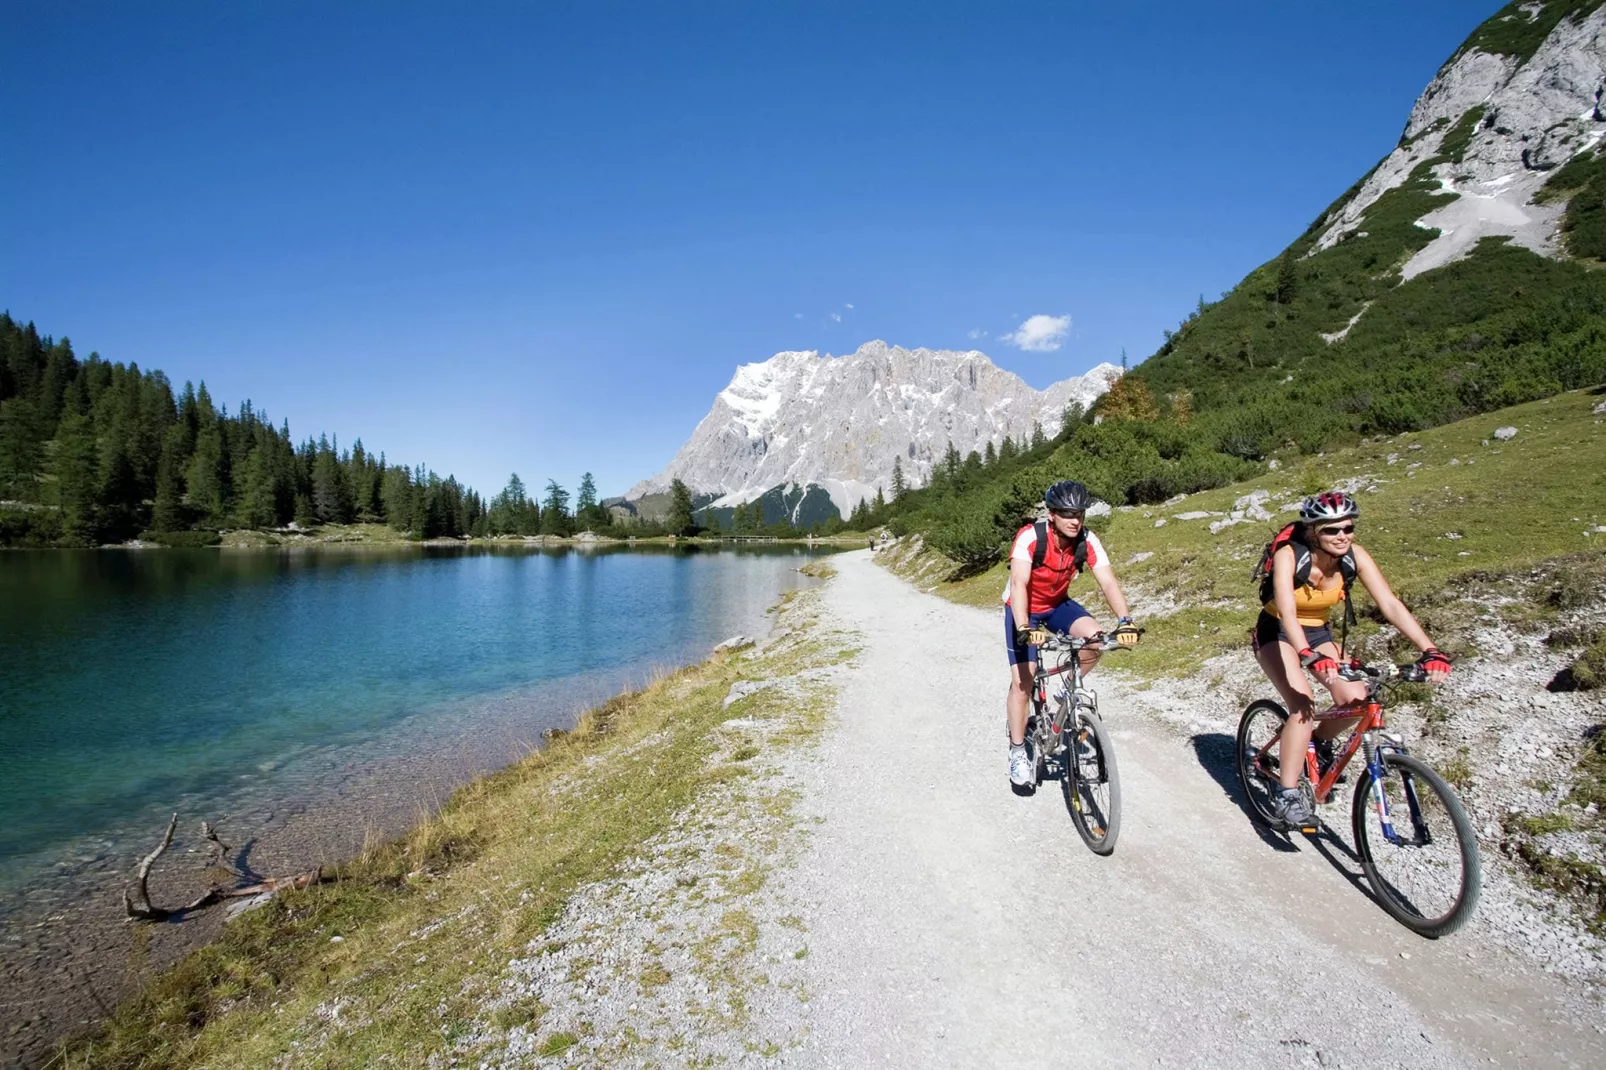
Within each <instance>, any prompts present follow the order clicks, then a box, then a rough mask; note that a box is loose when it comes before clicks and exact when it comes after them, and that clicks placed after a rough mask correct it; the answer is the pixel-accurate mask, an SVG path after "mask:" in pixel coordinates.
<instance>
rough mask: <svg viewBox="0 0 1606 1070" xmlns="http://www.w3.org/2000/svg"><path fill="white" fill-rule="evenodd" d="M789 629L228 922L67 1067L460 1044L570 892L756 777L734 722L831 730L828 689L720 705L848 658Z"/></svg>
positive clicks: (302, 1057)
mask: <svg viewBox="0 0 1606 1070" xmlns="http://www.w3.org/2000/svg"><path fill="white" fill-rule="evenodd" d="M810 568H811V570H812V571H813V574H816V575H828V574H829V573H830V571H831V570H830V568H829V566H828V565H824V564H823V563H818V562H817V563H815V564H814V565H812V566H810ZM787 623H788V626H789V627H790V628H791V635H790V637H789V638H787V639H786V640H785V641H783V642H781V643H779V644H777V645H776V646H775V647H773V648H771V649H770V650H769V651H767V652H766V653H764V654H755V653H753V652H751V651H749V652H744V653H738V654H733V655H725V656H716V657H714V658H712V659H710V660H709V661H707V662H705V663H703V664H701V665H697V666H693V667H691V668H688V669H684V670H681V671H679V672H676V673H674V674H672V675H670V676H668V677H666V678H664V679H662V680H660V681H658V682H657V683H654V684H653V685H651V686H650V687H648V688H646V689H644V690H643V691H641V692H637V693H635V694H630V695H625V696H621V697H620V698H617V699H614V700H613V701H611V702H609V703H607V704H606V705H604V706H603V707H601V708H599V709H597V710H595V711H593V712H591V713H589V714H587V715H586V716H585V717H584V718H582V720H581V721H580V722H579V724H578V725H577V727H576V728H575V730H574V731H573V732H571V733H567V734H560V735H558V736H556V737H555V738H554V739H553V740H552V741H551V743H550V745H549V746H548V747H547V748H546V749H545V750H543V751H541V752H539V753H536V754H532V755H531V756H530V757H528V758H527V759H525V760H524V761H522V762H520V763H518V764H516V765H514V766H512V767H510V768H508V769H506V770H504V771H502V772H501V773H497V774H495V775H492V776H489V777H486V778H483V779H481V780H479V781H476V782H474V783H472V784H470V785H468V786H467V787H465V788H463V789H461V790H460V791H458V792H457V793H456V794H455V795H454V796H453V798H452V799H451V801H450V802H449V803H448V804H447V806H446V807H445V808H444V809H443V810H442V811H441V812H440V813H439V814H438V815H437V816H435V817H433V818H431V819H429V820H427V821H425V822H423V823H422V824H421V825H420V826H419V827H418V828H417V829H416V830H415V831H414V833H413V834H412V835H410V836H408V837H407V838H405V839H403V840H401V841H398V842H394V843H390V844H385V845H382V846H377V847H376V848H374V849H373V850H371V851H369V852H367V853H366V854H365V855H364V856H363V857H361V858H359V859H357V860H355V861H353V862H352V863H350V864H349V865H347V866H345V867H344V868H343V869H342V871H341V872H340V874H339V877H340V879H339V880H338V881H337V882H335V883H330V884H325V885H323V886H321V887H316V888H313V889H310V890H308V891H306V892H304V893H297V894H291V895H286V896H282V897H280V898H279V899H277V900H275V901H274V902H273V903H271V904H270V905H268V906H267V907H265V908H263V909H261V910H258V911H256V912H254V913H251V914H247V915H245V916H243V917H241V918H240V919H238V920H236V921H234V922H232V923H230V924H229V925H228V927H227V928H226V929H225V931H224V934H223V936H222V937H220V938H219V939H218V940H217V941H216V942H215V943H213V944H211V945H209V946H207V947H204V948H202V949H200V950H199V951H197V952H195V953H194V954H192V955H190V956H189V957H188V958H186V959H185V960H183V961H182V962H180V963H179V964H178V965H177V966H175V967H174V968H173V969H171V970H169V971H167V972H165V973H164V974H162V975H160V976H158V977H156V978H155V979H153V981H152V982H151V983H150V984H149V986H148V988H147V990H146V991H145V993H144V994H143V995H141V996H140V997H138V998H136V999H133V1000H131V1001H129V1002H128V1003H127V1004H125V1005H124V1006H122V1007H120V1008H119V1009H118V1010H117V1012H116V1014H115V1016H114V1017H113V1018H112V1020H111V1021H110V1023H109V1024H108V1025H107V1026H106V1027H105V1029H104V1030H103V1031H102V1033H101V1034H99V1035H98V1036H96V1037H94V1038H92V1039H89V1040H86V1041H83V1042H80V1043H78V1044H76V1045H72V1046H70V1047H69V1048H67V1049H65V1050H64V1052H63V1054H62V1058H61V1060H60V1063H59V1065H63V1066H69V1067H89V1066H95V1067H147V1066H163V1067H169V1066H198V1065H204V1066H208V1067H224V1066H239V1067H260V1066H270V1065H278V1064H279V1061H280V1060H284V1059H289V1060H292V1061H293V1062H294V1063H295V1065H298V1066H330V1067H334V1066H342V1067H344V1066H366V1065H374V1064H376V1063H381V1062H387V1061H388V1062H391V1063H393V1064H399V1065H406V1066H418V1065H423V1064H424V1063H425V1062H426V1061H427V1060H428V1059H429V1058H430V1056H432V1055H435V1054H439V1053H443V1052H448V1051H450V1050H451V1047H452V1044H453V1042H454V1040H455V1039H456V1038H457V1037H458V1036H459V1034H461V1033H463V1032H464V1031H465V1030H466V1029H467V1028H468V1027H469V1024H470V1023H472V1021H473V1019H474V1014H475V1012H476V1010H477V1008H478V1005H479V1002H480V998H479V997H481V996H483V995H484V994H485V992H487V991H489V990H490V989H492V988H494V985H495V983H496V980H497V978H498V977H499V975H500V969H501V968H502V967H503V966H505V964H506V963H507V962H508V960H509V959H510V958H512V957H513V956H514V955H515V954H517V953H520V952H524V951H525V949H526V948H527V947H528V945H529V944H530V942H531V941H532V940H533V939H535V938H537V937H539V936H540V934H541V933H542V932H543V931H544V930H545V929H546V928H547V926H549V925H550V924H551V923H552V922H553V921H554V920H555V919H556V918H558V917H559V916H560V914H561V912H562V909H563V907H564V904H565V902H566V901H567V900H568V898H569V897H570V895H571V894H572V893H573V892H574V891H575V890H577V889H578V888H580V887H582V886H584V885H585V884H588V883H590V882H592V881H595V880H599V879H601V878H603V877H604V876H606V875H608V874H609V873H611V872H614V871H615V870H616V868H617V867H618V866H619V865H621V864H622V863H623V862H625V861H626V860H627V859H628V858H630V857H631V856H632V854H633V853H634V852H636V851H638V850H639V849H640V848H641V847H642V845H643V844H645V843H646V842H647V841H648V840H649V839H651V838H652V837H653V836H655V835H657V834H659V833H661V832H663V831H664V830H665V829H667V828H669V827H670V824H671V823H672V821H673V820H674V818H675V816H676V815H677V814H679V813H681V812H683V811H684V810H685V809H686V808H687V807H689V806H692V805H694V803H695V802H696V800H697V799H698V798H699V793H700V792H701V791H702V790H703V789H704V788H705V787H707V786H709V785H712V784H716V783H721V782H728V781H729V780H730V779H731V778H740V777H744V776H746V775H747V772H748V767H746V766H745V765H744V764H743V763H744V762H747V761H748V760H749V759H751V758H752V757H753V756H754V754H755V753H756V752H757V749H756V748H752V747H747V748H744V749H742V750H741V751H738V752H735V753H727V752H726V748H727V747H728V740H725V739H723V738H722V737H721V736H720V735H719V733H718V732H717V731H716V730H717V728H718V726H719V725H720V724H721V723H723V722H724V721H725V720H726V719H728V718H730V717H734V716H738V715H740V716H745V717H756V718H767V717H769V718H773V717H781V716H786V717H789V718H792V720H791V721H789V722H788V724H789V726H790V727H789V728H787V729H785V730H782V731H778V732H777V733H776V734H774V735H771V736H770V737H769V739H770V741H771V745H775V744H777V743H780V744H784V743H786V742H788V741H789V740H796V739H798V738H805V737H806V736H807V735H808V734H809V732H811V731H812V730H813V727H812V726H816V725H817V724H818V723H819V721H820V718H821V717H822V716H823V709H824V706H823V705H822V703H823V702H824V698H823V696H821V695H817V696H816V700H815V701H814V703H813V705H814V706H816V707H818V708H812V707H811V708H810V709H802V708H801V707H805V706H809V705H810V704H809V703H807V702H805V703H799V702H798V701H797V700H796V699H795V698H785V697H783V696H782V694H781V692H780V690H779V689H775V688H771V689H766V690H764V691H760V692H759V693H758V694H756V695H754V696H752V697H750V698H748V699H745V700H743V702H742V703H741V704H740V705H738V706H735V707H732V708H730V709H728V710H727V709H726V708H725V707H724V706H723V705H722V700H723V699H724V697H725V696H726V694H727V693H728V692H729V690H730V687H731V685H732V684H733V683H734V682H736V681H737V680H741V679H772V678H776V677H781V676H787V675H790V674H793V673H796V672H798V671H800V670H802V669H804V668H808V667H810V666H815V665H822V664H827V663H831V662H833V661H836V660H840V658H841V657H843V656H845V653H844V651H843V650H842V649H839V647H840V643H836V642H835V641H834V639H832V638H831V637H823V636H820V635H818V634H815V633H814V632H813V631H811V627H810V625H809V623H808V621H807V620H806V619H797V617H792V618H789V619H788V622H787ZM783 706H784V707H785V708H784V709H783V708H782V707H783ZM335 937H340V940H339V941H338V942H336V941H335V940H334V938H335ZM331 1008H333V1010H332V1009H331ZM540 1013H541V1008H539V1007H529V1008H523V1009H522V1011H521V1014H522V1017H521V1020H520V1024H529V1025H530V1026H531V1028H536V1027H538V1023H539V1018H540ZM331 1015H333V1017H332V1018H331ZM571 1040H572V1038H569V1039H568V1040H566V1038H564V1037H561V1036H560V1037H553V1038H548V1039H547V1043H548V1044H549V1045H552V1046H553V1047H554V1050H556V1049H557V1048H561V1047H562V1046H563V1045H564V1044H565V1043H566V1042H569V1041H571Z"/></svg>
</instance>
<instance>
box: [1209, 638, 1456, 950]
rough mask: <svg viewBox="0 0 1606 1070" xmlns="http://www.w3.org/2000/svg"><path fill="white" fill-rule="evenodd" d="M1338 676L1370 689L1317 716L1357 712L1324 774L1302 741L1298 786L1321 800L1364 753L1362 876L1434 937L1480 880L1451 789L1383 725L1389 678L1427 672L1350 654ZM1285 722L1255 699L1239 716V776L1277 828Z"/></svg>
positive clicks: (1358, 805)
mask: <svg viewBox="0 0 1606 1070" xmlns="http://www.w3.org/2000/svg"><path fill="white" fill-rule="evenodd" d="M1338 674H1339V675H1340V676H1342V677H1343V678H1344V679H1346V680H1355V681H1364V682H1365V683H1366V697H1365V698H1364V699H1361V700H1358V701H1356V702H1350V703H1346V704H1344V705H1342V706H1333V707H1331V708H1330V709H1326V710H1323V711H1321V712H1320V713H1317V714H1316V715H1315V716H1316V720H1318V721H1342V720H1348V719H1350V718H1355V717H1358V718H1360V723H1359V724H1357V725H1356V726H1355V731H1354V732H1353V733H1352V734H1351V736H1350V738H1349V739H1348V740H1347V741H1346V743H1345V745H1344V747H1343V749H1342V750H1341V751H1339V752H1338V754H1337V757H1336V758H1335V760H1334V761H1333V763H1332V765H1331V766H1330V767H1329V768H1328V769H1327V771H1326V772H1325V773H1321V771H1320V770H1319V768H1318V763H1317V760H1316V748H1315V745H1314V744H1312V745H1311V746H1310V747H1309V748H1307V750H1306V755H1305V769H1304V771H1303V772H1302V774H1301V776H1300V781H1299V790H1300V791H1301V792H1303V793H1304V794H1305V798H1306V801H1307V802H1310V803H1313V804H1314V803H1325V802H1327V801H1328V798H1329V797H1330V796H1331V794H1332V791H1333V786H1334V785H1335V784H1337V783H1338V779H1339V777H1340V776H1342V775H1343V772H1344V768H1345V766H1347V765H1348V764H1349V762H1350V759H1351V758H1353V757H1355V755H1356V753H1357V752H1363V753H1364V754H1365V768H1364V769H1363V770H1362V771H1361V773H1360V777H1359V779H1358V781H1357V783H1356V785H1355V797H1354V799H1353V801H1352V804H1351V807H1350V812H1351V818H1350V820H1351V824H1352V826H1353V828H1354V832H1355V848H1356V850H1357V852H1359V854H1360V860H1361V867H1362V869H1364V870H1365V872H1366V879H1367V882H1368V883H1370V884H1371V886H1372V891H1373V892H1375V893H1376V894H1377V899H1378V902H1379V903H1381V904H1382V905H1383V909H1384V910H1386V911H1388V912H1389V913H1390V914H1392V915H1393V916H1394V917H1395V918H1396V919H1397V920H1398V921H1399V922H1400V923H1401V924H1403V925H1405V926H1406V927H1407V928H1409V929H1412V930H1414V931H1416V932H1418V933H1421V934H1422V935H1423V936H1430V937H1438V936H1444V935H1446V934H1448V933H1453V932H1455V931H1456V930H1457V929H1459V928H1461V926H1462V925H1464V924H1466V921H1467V919H1468V918H1470V917H1471V916H1472V911H1473V909H1474V908H1475V907H1476V906H1477V905H1478V892H1479V890H1480V888H1481V887H1482V881H1483V876H1482V870H1481V868H1480V863H1479V860H1478V838H1477V836H1476V835H1474V834H1473V831H1472V822H1470V821H1468V820H1467V814H1466V810H1465V809H1463V808H1462V806H1461V800H1460V798H1458V797H1457V796H1456V793H1455V789H1454V788H1452V787H1450V785H1449V784H1447V783H1445V780H1444V778H1443V777H1441V776H1440V775H1439V774H1438V773H1436V772H1434V771H1433V769H1432V768H1430V767H1429V766H1428V765H1427V763H1426V762H1423V761H1422V760H1421V759H1420V758H1415V757H1413V756H1412V755H1411V754H1410V753H1409V752H1408V751H1407V750H1406V748H1405V742H1404V740H1402V739H1401V738H1400V737H1399V736H1397V735H1394V734H1392V733H1390V732H1388V731H1387V730H1386V729H1385V727H1384V723H1383V705H1384V692H1385V690H1386V689H1387V687H1388V686H1389V684H1390V683H1392V682H1394V681H1396V680H1397V681H1399V682H1402V683H1421V682H1422V681H1424V680H1426V679H1427V673H1425V672H1424V671H1423V670H1422V668H1421V666H1419V665H1398V666H1396V665H1381V666H1372V665H1362V664H1360V663H1359V662H1351V663H1350V664H1349V665H1348V666H1346V667H1345V668H1341V669H1339V670H1338ZM1287 720H1288V711H1287V710H1285V709H1283V708H1282V707H1281V706H1279V705H1278V704H1277V703H1275V702H1272V701H1270V700H1269V699H1260V700H1258V701H1256V702H1251V703H1250V704H1249V708H1248V709H1246V710H1244V715H1243V718H1242V719H1241V720H1240V721H1239V722H1238V780H1239V782H1240V783H1241V784H1242V785H1243V789H1244V794H1245V795H1246V796H1248V798H1249V805H1250V808H1251V809H1252V810H1253V811H1254V814H1255V816H1256V817H1257V818H1259V819H1260V821H1261V822H1262V823H1264V824H1265V825H1267V826H1268V827H1271V828H1274V829H1278V830H1280V831H1287V829H1286V827H1285V826H1284V825H1283V824H1282V823H1281V822H1279V821H1278V820H1276V819H1275V818H1274V817H1272V812H1271V792H1272V791H1274V790H1275V789H1276V787H1277V784H1278V748H1279V746H1280V744H1281V742H1282V733H1283V723H1284V722H1286V721H1287ZM1312 809H1314V805H1313V806H1312ZM1303 831H1308V832H1314V831H1316V830H1315V829H1314V828H1311V829H1306V830H1303Z"/></svg>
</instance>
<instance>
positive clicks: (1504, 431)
mask: <svg viewBox="0 0 1606 1070" xmlns="http://www.w3.org/2000/svg"><path fill="white" fill-rule="evenodd" d="M1494 437H1495V438H1498V439H1499V440H1500V441H1501V442H1510V441H1511V440H1512V439H1514V438H1516V437H1517V429H1516V428H1515V427H1497V428H1495V429H1494Z"/></svg>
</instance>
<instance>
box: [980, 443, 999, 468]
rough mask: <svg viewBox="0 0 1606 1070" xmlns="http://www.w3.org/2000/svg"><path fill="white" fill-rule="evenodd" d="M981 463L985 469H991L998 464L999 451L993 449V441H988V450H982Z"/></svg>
mask: <svg viewBox="0 0 1606 1070" xmlns="http://www.w3.org/2000/svg"><path fill="white" fill-rule="evenodd" d="M981 463H982V466H983V467H986V468H991V467H992V466H993V465H995V464H997V463H998V451H997V450H995V449H993V440H992V439H988V440H987V448H986V449H985V450H982V453H981Z"/></svg>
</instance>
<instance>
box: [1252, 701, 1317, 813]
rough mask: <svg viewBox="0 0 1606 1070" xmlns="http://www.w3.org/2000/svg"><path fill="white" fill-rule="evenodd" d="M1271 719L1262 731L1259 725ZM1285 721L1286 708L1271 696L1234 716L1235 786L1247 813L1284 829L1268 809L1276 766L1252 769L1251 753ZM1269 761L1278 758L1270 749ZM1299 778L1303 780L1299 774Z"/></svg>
mask: <svg viewBox="0 0 1606 1070" xmlns="http://www.w3.org/2000/svg"><path fill="white" fill-rule="evenodd" d="M1268 721H1269V722H1271V727H1270V728H1269V730H1262V729H1261V726H1262V725H1265V724H1266V722H1268ZM1287 721H1288V711H1287V710H1285V709H1283V708H1282V706H1281V705H1280V704H1278V703H1276V702H1273V701H1272V700H1271V699H1266V698H1263V699H1256V700H1255V701H1254V702H1251V703H1250V704H1249V705H1248V706H1246V707H1244V712H1243V716H1242V717H1240V718H1238V737H1237V752H1238V756H1237V761H1236V765H1237V767H1238V786H1239V787H1240V788H1242V789H1243V793H1244V798H1245V800H1246V801H1247V802H1248V803H1249V812H1250V814H1251V815H1252V816H1253V817H1254V818H1255V819H1256V820H1257V821H1259V822H1260V823H1261V824H1262V825H1265V826H1266V827H1267V828H1272V829H1277V830H1279V831H1286V830H1287V826H1286V825H1285V824H1284V823H1283V822H1281V821H1279V820H1277V818H1275V817H1274V816H1272V812H1271V792H1272V787H1271V785H1272V784H1273V783H1274V782H1275V781H1276V775H1275V774H1276V768H1275V766H1273V767H1272V768H1270V769H1258V770H1257V769H1255V768H1254V767H1253V766H1252V765H1251V762H1253V761H1254V756H1255V755H1257V754H1259V753H1260V748H1261V747H1262V746H1264V745H1265V743H1266V741H1267V740H1269V739H1270V738H1271V737H1272V736H1274V735H1276V734H1277V733H1279V732H1281V731H1282V730H1283V725H1284V724H1286V723H1287ZM1271 758H1272V760H1273V761H1277V760H1279V759H1278V758H1277V756H1276V754H1275V751H1274V752H1273V755H1272V756H1271ZM1301 778H1302V779H1304V775H1303V773H1302V774H1301Z"/></svg>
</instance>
